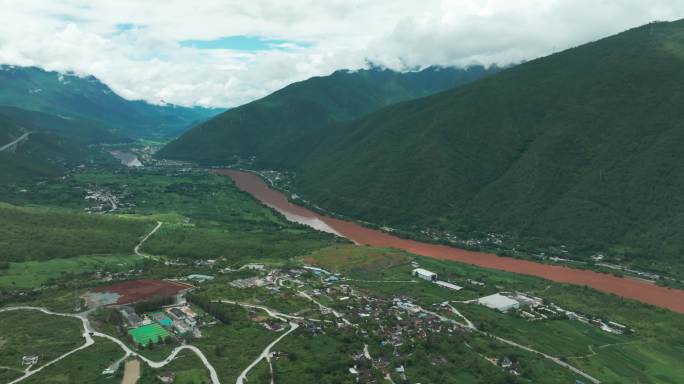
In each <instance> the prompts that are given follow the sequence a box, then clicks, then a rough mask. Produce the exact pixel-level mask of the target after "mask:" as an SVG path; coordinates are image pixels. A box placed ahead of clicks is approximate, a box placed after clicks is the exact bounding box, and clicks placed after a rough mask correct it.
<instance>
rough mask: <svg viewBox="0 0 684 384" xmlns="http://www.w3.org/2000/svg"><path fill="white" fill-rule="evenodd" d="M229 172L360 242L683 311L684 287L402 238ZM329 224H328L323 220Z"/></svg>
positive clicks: (292, 212) (282, 207)
mask: <svg viewBox="0 0 684 384" xmlns="http://www.w3.org/2000/svg"><path fill="white" fill-rule="evenodd" d="M215 172H216V173H218V174H220V175H225V176H229V177H230V178H232V179H233V181H234V182H235V184H236V185H237V186H238V188H240V189H241V190H243V191H245V192H248V193H249V194H251V195H252V196H254V197H255V198H256V199H258V200H259V201H261V202H262V203H264V204H266V205H267V206H269V207H271V208H273V209H275V210H277V211H279V212H281V213H282V214H284V215H285V216H286V217H288V218H292V217H295V218H297V220H293V221H297V222H300V223H304V224H306V223H307V222H314V223H316V224H317V225H316V227H317V229H321V230H325V231H327V232H333V233H336V234H339V235H341V236H344V237H346V238H347V239H349V240H351V241H353V242H355V243H357V244H367V245H373V246H380V247H394V248H399V249H403V250H405V251H408V252H411V253H415V254H417V255H422V256H427V257H432V258H436V259H443V260H452V261H458V262H461V263H468V264H472V265H476V266H479V267H483V268H489V269H498V270H502V271H508V272H514V273H519V274H523V275H531V276H538V277H543V278H545V279H549V280H552V281H557V282H560V283H568V284H575V285H586V286H588V287H591V288H594V289H597V290H599V291H602V292H608V293H613V294H616V295H618V296H622V297H624V298H627V299H634V300H638V301H641V302H643V303H647V304H652V305H655V306H658V307H663V308H668V309H670V310H672V311H674V312H679V313H684V291H681V290H677V289H668V288H664V287H660V286H657V285H655V284H651V283H648V282H645V281H642V280H637V279H631V278H621V277H616V276H613V275H608V274H605V273H598V272H593V271H587V270H581V269H573V268H568V267H564V266H558V265H548V264H540V263H535V262H533V261H527V260H519V259H513V258H508V257H499V256H496V255H493V254H490V253H484V252H474V251H466V250H463V249H458V248H452V247H448V246H444V245H437V244H429V243H421V242H418V241H414V240H407V239H402V238H399V237H396V236H392V235H390V234H387V233H385V232H382V231H378V230H374V229H370V228H366V227H363V226H361V225H359V224H356V223H352V222H348V221H344V220H339V219H334V218H331V217H326V216H323V215H319V214H317V213H315V212H312V211H310V210H308V209H306V208H304V207H301V206H298V205H294V204H292V203H290V202H289V201H288V200H287V198H286V197H285V195H283V194H282V193H280V192H278V191H276V190H273V189H271V188H269V187H268V185H267V184H266V183H265V182H264V181H263V180H262V179H261V178H260V177H259V176H257V175H255V174H252V173H248V172H241V171H235V170H216V171H215ZM323 224H324V225H323Z"/></svg>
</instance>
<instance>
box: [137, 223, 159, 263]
mask: <svg viewBox="0 0 684 384" xmlns="http://www.w3.org/2000/svg"><path fill="white" fill-rule="evenodd" d="M162 224H164V223H162V222H161V221H157V226H155V227H154V229H152V230H151V231H150V233H148V234H147V235H146V236H145V237H143V238H142V240H140V242H139V243H138V245H136V246H135V248H133V252H135V254H136V255H138V256H140V257H144V258H149V259H156V258H158V256H152V255H148V254H145V253H142V252H140V247H141V246H142V245H143V244H144V243H145V242H146V241H147V239H149V238H150V236H152V235H154V233H155V232H157V231H158V230H159V228H161V226H162Z"/></svg>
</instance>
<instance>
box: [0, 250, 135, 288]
mask: <svg viewBox="0 0 684 384" xmlns="http://www.w3.org/2000/svg"><path fill="white" fill-rule="evenodd" d="M141 264H142V258H141V257H140V256H135V255H111V256H103V255H90V256H77V257H69V258H60V259H50V260H45V261H24V262H18V263H15V262H10V263H9V267H8V268H6V269H0V289H2V288H35V287H39V286H41V285H43V284H46V283H48V282H50V281H51V280H55V279H56V280H61V279H70V278H73V276H74V275H79V274H87V273H92V272H96V271H111V272H114V271H125V270H128V269H130V268H133V267H135V266H139V265H141Z"/></svg>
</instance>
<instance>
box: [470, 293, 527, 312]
mask: <svg viewBox="0 0 684 384" xmlns="http://www.w3.org/2000/svg"><path fill="white" fill-rule="evenodd" d="M477 303H478V304H480V305H484V306H485V307H488V308H492V309H496V310H498V311H501V312H506V311H509V310H511V309H516V308H518V307H520V303H519V302H517V301H516V300H513V299H511V298H509V297H506V296H504V295H502V294H500V293H495V294H493V295H489V296H485V297H481V298H479V299H477Z"/></svg>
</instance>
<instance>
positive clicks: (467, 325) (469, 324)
mask: <svg viewBox="0 0 684 384" xmlns="http://www.w3.org/2000/svg"><path fill="white" fill-rule="evenodd" d="M421 309H422V308H421ZM449 309H450V310H451V312H453V313H454V314H456V315H457V316H459V317H460V318H462V319H463V320H464V321H465V322H466V323H465V324H462V323H459V322H456V321H454V320H452V319H449V318H447V317H444V316H441V315H439V314H437V313H435V312H431V311H426V310H423V309H422V311H423V312H426V313H430V314H432V315H435V316H437V317H439V318H440V319H441V320H443V321H450V322H453V323H455V324H458V325H460V326H462V327H465V328H468V329H471V330H473V331H475V332H479V333H481V334H483V335H486V336H489V337H492V338H494V339H496V340H499V341H500V342H502V343H506V344H508V345H511V346H514V347H518V348H520V349H523V350H525V351H527V352H531V353H534V354H537V355H540V356H543V357H544V358H546V359H548V360H550V361H552V362H554V363H556V364H558V365H560V366H561V367H564V368H567V369H569V370H571V371H572V372H574V373H576V374H578V375H580V376H582V377H584V378H585V379H587V380H589V381H591V382H592V383H594V384H600V383H601V381H600V380H599V379H597V378H595V377H593V376H591V375H589V374H588V373H586V372H584V371H581V370H580V369H578V368H575V367H574V366H572V365H570V364H568V363H566V362H564V361H561V359H559V358H557V357H554V356H551V355H547V354H546V353H543V352H539V351H537V350H536V349H532V348H530V347H527V346H525V345H522V344H519V343H516V342H515V341H511V340H508V339H504V338H503V337H499V336H496V335H493V334H491V333H487V332H484V331H481V330H479V329H477V328H476V327H475V324H473V322H472V321H470V320H468V319H467V318H466V317H465V316H463V314H461V312H459V311H458V310H457V309H456V308H454V307H453V306H452V305H449Z"/></svg>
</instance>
